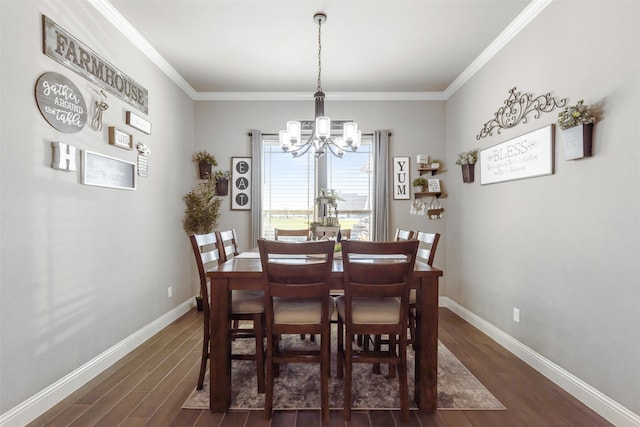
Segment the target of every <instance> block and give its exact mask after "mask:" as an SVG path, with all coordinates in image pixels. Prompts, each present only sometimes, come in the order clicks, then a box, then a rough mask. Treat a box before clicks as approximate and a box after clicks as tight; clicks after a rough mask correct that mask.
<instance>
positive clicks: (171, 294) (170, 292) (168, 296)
mask: <svg viewBox="0 0 640 427" xmlns="http://www.w3.org/2000/svg"><path fill="white" fill-rule="evenodd" d="M172 296H173V287H172V286H169V287H168V288H167V298H171V297H172Z"/></svg>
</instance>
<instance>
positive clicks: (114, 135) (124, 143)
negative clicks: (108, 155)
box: [109, 126, 133, 150]
mask: <svg viewBox="0 0 640 427" xmlns="http://www.w3.org/2000/svg"><path fill="white" fill-rule="evenodd" d="M109 144H111V145H115V146H116V147H120V148H126V149H127V150H132V149H133V135H129V134H128V133H126V132H122V131H121V130H118V129H116V128H114V127H113V126H109Z"/></svg>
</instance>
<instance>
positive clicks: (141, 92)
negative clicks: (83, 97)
mask: <svg viewBox="0 0 640 427" xmlns="http://www.w3.org/2000/svg"><path fill="white" fill-rule="evenodd" d="M42 25H43V32H44V53H45V55H47V56H49V57H50V58H53V59H54V60H55V61H57V62H59V63H61V64H62V65H64V66H65V67H68V68H70V69H71V70H73V71H75V72H76V73H78V74H80V75H81V76H82V77H84V78H86V79H87V80H89V81H90V82H93V83H95V84H97V85H98V86H100V87H101V88H104V89H106V90H108V91H109V92H111V93H113V94H114V95H115V96H117V97H118V98H120V99H122V100H123V101H125V102H127V103H129V104H131V105H133V106H134V107H136V108H137V109H138V110H140V111H142V112H143V113H145V114H146V113H148V112H149V106H148V97H149V94H148V91H147V89H145V88H143V87H142V86H140V85H139V84H138V83H136V82H135V81H134V80H133V79H131V78H130V77H129V76H127V75H126V74H124V73H123V72H121V71H120V70H118V69H117V68H115V67H114V66H113V65H111V64H109V63H108V62H107V61H105V60H104V59H103V58H102V57H101V56H100V55H98V54H97V53H95V52H94V51H93V50H91V49H90V48H89V47H87V46H86V45H85V44H84V43H82V42H80V41H79V40H78V39H76V38H75V37H73V36H72V35H71V34H69V33H68V32H67V31H65V30H64V29H63V28H61V27H59V26H58V25H57V24H56V23H55V22H53V21H52V20H51V19H49V18H47V17H46V16H44V15H43V16H42Z"/></svg>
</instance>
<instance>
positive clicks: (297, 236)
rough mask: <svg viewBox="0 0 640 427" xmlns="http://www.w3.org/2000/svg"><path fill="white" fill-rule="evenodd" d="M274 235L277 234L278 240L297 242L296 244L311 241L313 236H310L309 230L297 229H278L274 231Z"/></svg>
mask: <svg viewBox="0 0 640 427" xmlns="http://www.w3.org/2000/svg"><path fill="white" fill-rule="evenodd" d="M274 233H275V239H276V240H286V241H296V242H299V241H307V240H311V236H310V235H309V230H308V229H306V228H297V229H286V228H276V229H274ZM283 237H284V239H283Z"/></svg>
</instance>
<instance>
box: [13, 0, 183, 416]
mask: <svg viewBox="0 0 640 427" xmlns="http://www.w3.org/2000/svg"><path fill="white" fill-rule="evenodd" d="M41 14H45V15H47V16H49V17H50V18H51V19H52V20H54V21H55V22H56V23H57V24H58V25H60V26H62V27H63V28H65V29H66V30H67V31H69V32H70V33H71V34H73V35H74V36H76V37H77V38H79V39H80V40H81V41H82V42H84V43H85V44H86V45H88V46H89V47H91V48H92V49H93V50H94V51H96V52H98V53H99V54H100V55H101V56H103V57H104V58H105V59H106V60H107V61H109V62H110V63H112V64H113V65H115V66H116V67H117V68H119V69H121V70H122V71H123V72H125V73H126V74H128V75H129V76H130V77H131V78H133V79H134V80H136V81H137V82H138V83H140V84H141V85H142V86H144V87H145V88H147V89H148V90H149V115H148V116H145V115H144V114H142V113H140V112H139V111H137V110H135V109H133V107H130V106H129V105H128V104H125V103H123V102H121V101H119V100H118V99H116V97H115V96H113V95H108V99H107V103H108V104H109V109H108V110H107V111H106V112H105V113H104V128H103V131H102V132H97V131H94V130H92V129H91V128H90V127H89V126H85V127H84V129H83V130H82V131H80V132H78V133H75V134H63V133H61V132H58V131H57V130H55V129H54V128H53V127H51V126H50V125H49V124H48V123H47V122H46V121H45V120H44V118H43V117H42V116H41V114H40V112H39V110H38V108H37V105H36V102H35V96H34V89H35V84H36V81H37V79H38V77H39V76H40V75H41V74H42V73H44V72H50V71H53V72H58V73H60V74H63V75H65V76H66V77H68V78H69V79H71V80H72V81H73V82H74V83H75V85H76V86H78V88H79V89H80V91H81V92H82V94H83V96H84V98H85V100H86V101H87V103H88V104H89V106H92V105H93V103H94V102H95V100H96V95H95V94H96V92H95V90H96V88H97V86H95V85H94V84H92V83H89V81H88V80H86V79H84V78H83V77H81V76H79V75H77V74H76V73H75V72H72V71H70V70H68V69H67V68H65V67H63V66H62V65H60V64H58V63H57V62H55V61H53V60H52V59H50V58H49V57H47V56H45V55H44V54H43V53H42V30H41V28H42V24H41ZM0 15H1V18H0V19H1V25H0V40H1V42H2V48H1V55H2V61H1V75H2V79H1V88H2V89H1V90H2V93H1V96H0V108H1V115H0V117H1V121H2V128H1V129H2V130H1V135H2V143H1V151H0V153H1V157H0V168H1V171H0V172H1V181H0V182H1V183H0V190H1V191H0V202H1V206H2V211H1V212H2V213H1V217H0V244H1V247H2V254H1V258H0V259H1V263H0V268H1V271H0V279H1V283H0V292H1V294H0V355H1V356H0V357H1V360H0V413H3V412H5V411H7V410H9V409H10V408H12V407H14V406H15V405H17V404H19V403H21V402H23V401H25V400H26V399H27V398H29V397H31V396H32V395H34V394H35V393H37V392H39V391H40V390H43V389H44V388H45V387H47V386H49V385H50V384H52V383H54V382H55V381H57V380H59V379H60V378H62V377H64V376H65V375H67V374H69V373H70V372H72V371H73V370H75V369H77V368H78V367H80V366H82V365H83V364H85V363H86V362H88V361H89V360H92V359H93V358H95V357H96V356H97V355H99V354H101V353H102V352H104V351H105V350H107V349H109V348H111V347H112V346H113V345H115V344H116V343H118V342H120V341H121V340H123V339H124V338H126V337H128V336H129V335H131V334H132V333H134V332H136V331H138V330H140V329H141V328H143V327H144V326H145V325H147V324H149V323H150V322H152V321H154V320H156V319H158V318H159V317H160V316H161V315H163V314H165V313H167V312H168V311H170V310H171V309H172V308H174V307H176V306H177V305H179V304H180V303H182V302H184V301H186V300H188V299H190V297H191V296H192V295H193V294H194V291H193V285H192V279H191V273H192V264H193V260H192V255H191V254H190V253H189V250H190V249H189V244H188V239H186V237H185V234H184V232H183V231H182V228H181V218H182V211H183V209H184V208H183V206H182V201H181V197H182V194H184V193H185V192H186V191H187V190H188V188H189V187H190V186H191V183H192V180H193V177H194V175H195V171H193V170H192V169H191V167H192V162H191V159H190V156H191V152H192V151H193V150H192V147H193V139H194V137H193V128H194V126H193V123H194V103H193V101H192V100H191V99H190V98H188V97H187V96H186V95H185V94H184V92H183V91H182V90H180V89H179V88H178V87H177V86H176V85H175V84H173V83H172V82H171V81H170V80H168V79H167V77H166V76H165V75H164V74H163V73H162V72H160V70H158V68H157V67H155V66H154V65H152V64H151V63H150V61H149V60H148V59H147V58H146V56H144V55H143V54H141V52H140V51H139V50H138V49H136V48H134V47H133V46H132V45H131V44H130V43H129V42H128V41H127V40H126V39H125V38H124V37H123V35H122V34H121V33H120V32H118V31H115V30H114V29H113V27H112V26H111V25H110V24H107V23H106V22H105V21H104V19H103V18H102V17H101V16H100V15H99V14H98V13H97V12H96V11H95V9H94V8H93V7H92V6H90V5H89V3H88V2H86V1H64V2H58V1H56V2H52V1H42V2H40V1H18V0H2V1H0ZM127 110H133V111H135V112H136V113H138V114H139V115H141V116H142V117H146V118H147V120H149V121H150V122H151V123H152V134H151V135H145V134H143V133H141V132H138V131H136V130H135V129H133V128H130V127H128V126H127V125H126V124H125V112H126V111H127ZM92 111H93V109H91V112H92ZM90 116H91V115H90ZM114 125H115V126H117V127H119V128H121V129H122V130H126V131H127V132H129V133H132V134H134V136H135V141H136V142H138V141H141V142H144V143H145V144H147V145H148V146H149V148H150V149H151V155H150V164H149V177H148V178H140V179H139V180H138V188H137V190H136V191H126V190H114V189H105V188H99V187H90V186H84V185H81V184H80V172H79V171H78V172H75V173H73V172H63V171H58V170H54V169H52V168H51V152H52V149H51V141H60V142H64V143H66V144H69V145H74V146H75V147H77V148H78V149H81V150H85V149H87V150H92V151H96V152H99V153H103V154H106V155H110V156H113V157H117V158H121V159H124V160H127V161H131V162H135V159H136V151H135V150H133V151H127V150H123V149H120V148H116V147H113V146H110V145H109V144H108V142H107V141H108V138H107V127H108V126H114ZM79 158H80V156H78V160H79ZM170 285H171V286H173V287H174V295H173V298H171V299H168V298H167V287H168V286H170Z"/></svg>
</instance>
